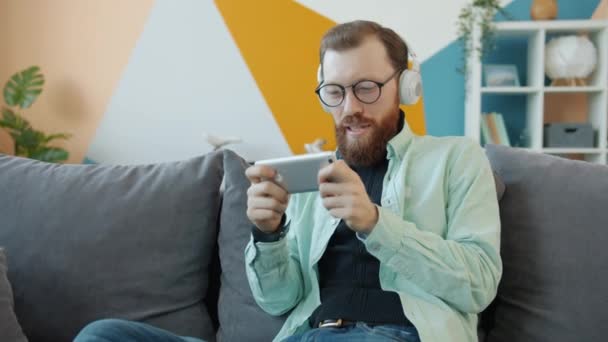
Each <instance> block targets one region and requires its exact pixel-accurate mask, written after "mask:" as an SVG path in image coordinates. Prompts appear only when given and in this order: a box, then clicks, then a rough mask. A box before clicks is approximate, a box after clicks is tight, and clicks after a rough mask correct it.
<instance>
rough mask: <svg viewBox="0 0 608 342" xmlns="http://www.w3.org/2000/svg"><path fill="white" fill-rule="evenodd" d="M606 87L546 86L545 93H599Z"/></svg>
mask: <svg viewBox="0 0 608 342" xmlns="http://www.w3.org/2000/svg"><path fill="white" fill-rule="evenodd" d="M604 89H606V88H605V87H596V86H584V87H583V86H581V87H545V88H544V92H545V93H599V92H600V91H602V90H604Z"/></svg>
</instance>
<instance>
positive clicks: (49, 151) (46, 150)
mask: <svg viewBox="0 0 608 342" xmlns="http://www.w3.org/2000/svg"><path fill="white" fill-rule="evenodd" d="M68 157H69V153H68V151H66V150H64V149H62V148H58V147H43V148H40V149H39V150H38V151H36V152H35V153H32V154H31V155H30V156H29V158H32V159H36V160H41V161H45V162H50V163H59V162H62V161H66V160H67V159H68Z"/></svg>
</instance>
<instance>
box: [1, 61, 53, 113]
mask: <svg viewBox="0 0 608 342" xmlns="http://www.w3.org/2000/svg"><path fill="white" fill-rule="evenodd" d="M43 85H44V76H43V75H42V73H40V68H39V67H37V66H32V67H29V68H27V69H25V70H22V71H20V72H17V73H16V74H14V75H13V76H12V77H11V78H10V80H9V81H8V82H7V83H6V85H5V86H4V100H5V101H6V103H7V104H8V105H9V106H19V107H20V108H22V109H25V108H29V107H30V106H31V105H32V103H34V101H36V99H37V98H38V95H40V93H42V86H43Z"/></svg>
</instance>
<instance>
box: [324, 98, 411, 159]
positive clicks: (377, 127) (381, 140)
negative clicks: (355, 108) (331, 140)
mask: <svg viewBox="0 0 608 342" xmlns="http://www.w3.org/2000/svg"><path fill="white" fill-rule="evenodd" d="M399 115H401V112H400V111H398V110H397V111H395V114H394V115H389V116H387V117H385V118H384V119H383V120H382V121H380V122H379V123H376V122H375V121H373V120H371V119H366V118H363V117H362V116H361V114H355V115H353V116H348V117H346V118H345V119H344V121H342V122H340V123H339V124H338V125H336V127H335V129H336V140H337V142H338V151H340V154H341V155H342V158H343V159H344V161H345V162H346V163H347V164H348V165H350V166H355V167H361V166H372V165H374V164H377V163H378V162H380V161H381V160H382V159H384V158H386V145H387V144H388V142H389V140H391V138H393V137H394V136H395V134H397V126H398V123H399ZM350 124H357V125H367V124H369V125H370V128H368V129H370V130H371V131H370V132H368V133H366V134H365V135H364V136H360V137H353V138H352V139H350V141H349V137H348V132H347V128H346V126H347V125H350Z"/></svg>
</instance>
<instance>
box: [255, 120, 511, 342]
mask: <svg viewBox="0 0 608 342" xmlns="http://www.w3.org/2000/svg"><path fill="white" fill-rule="evenodd" d="M387 158H388V160H389V165H388V170H387V172H386V174H385V176H384V181H383V188H382V199H381V206H379V207H378V214H379V215H378V222H377V224H376V226H375V227H374V229H373V231H372V232H371V233H370V234H369V235H367V237H363V236H360V235H359V238H361V239H362V241H364V244H365V247H366V248H367V250H368V251H369V253H371V254H372V255H374V256H375V257H376V258H378V260H379V261H380V285H381V286H382V289H384V290H386V291H394V292H397V294H398V295H399V298H400V300H401V304H402V306H403V312H404V314H405V316H406V317H407V318H408V319H409V320H410V321H411V322H412V323H413V324H414V325H415V326H416V328H417V330H418V333H419V334H420V338H421V341H423V342H432V341H437V342H445V341H456V342H458V341H477V314H478V313H479V312H481V311H482V310H483V309H484V308H486V307H487V306H488V305H489V304H490V302H491V301H492V299H493V298H494V297H495V295H496V289H497V287H498V282H499V281H500V277H501V274H502V263H501V260H500V254H499V246H500V219H499V211H498V202H497V199H496V188H495V186H494V179H493V174H492V170H491V167H490V164H489V162H488V160H487V158H486V156H485V153H484V152H483V149H482V148H481V147H480V146H479V145H478V144H476V143H475V142H473V141H472V140H469V139H467V138H463V137H442V138H438V137H431V136H416V135H414V134H413V133H412V132H411V131H410V129H409V127H408V125H407V123H406V124H405V125H404V127H403V129H402V130H401V132H399V134H397V135H396V136H395V137H393V138H392V139H391V140H390V141H389V143H388V146H387ZM286 215H287V224H288V225H289V230H288V232H287V234H286V236H285V238H283V239H281V240H279V241H277V242H270V243H263V242H257V243H254V242H253V240H251V241H250V242H249V244H248V245H247V247H246V249H245V261H246V270H247V278H248V280H249V285H250V287H251V290H252V292H253V295H254V298H255V300H256V302H257V303H258V305H259V306H260V307H261V308H262V309H264V310H265V311H267V312H268V313H270V314H272V315H280V314H283V313H285V312H288V311H289V310H291V309H293V311H292V312H291V313H290V315H289V316H288V318H287V320H286V322H285V324H284V325H283V327H282V329H281V330H280V332H279V333H278V335H277V336H276V337H275V339H274V341H280V340H282V339H284V338H285V337H287V336H290V335H293V334H296V333H301V332H304V331H306V330H308V329H310V328H309V327H308V322H307V319H308V317H309V316H310V315H311V314H312V312H313V311H314V310H315V308H316V307H317V306H319V305H320V304H321V301H320V294H319V272H318V267H317V264H318V262H319V260H320V259H321V256H322V255H323V253H324V251H325V248H326V247H327V244H328V242H329V239H330V237H331V236H332V234H333V233H334V230H335V229H336V227H337V225H338V223H339V221H340V220H339V219H337V218H334V217H332V216H331V215H330V214H329V212H328V211H327V210H326V209H325V208H324V207H323V204H322V201H321V198H320V196H319V193H318V192H308V193H302V194H297V195H293V196H291V198H290V202H289V205H288V208H287V212H286Z"/></svg>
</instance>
